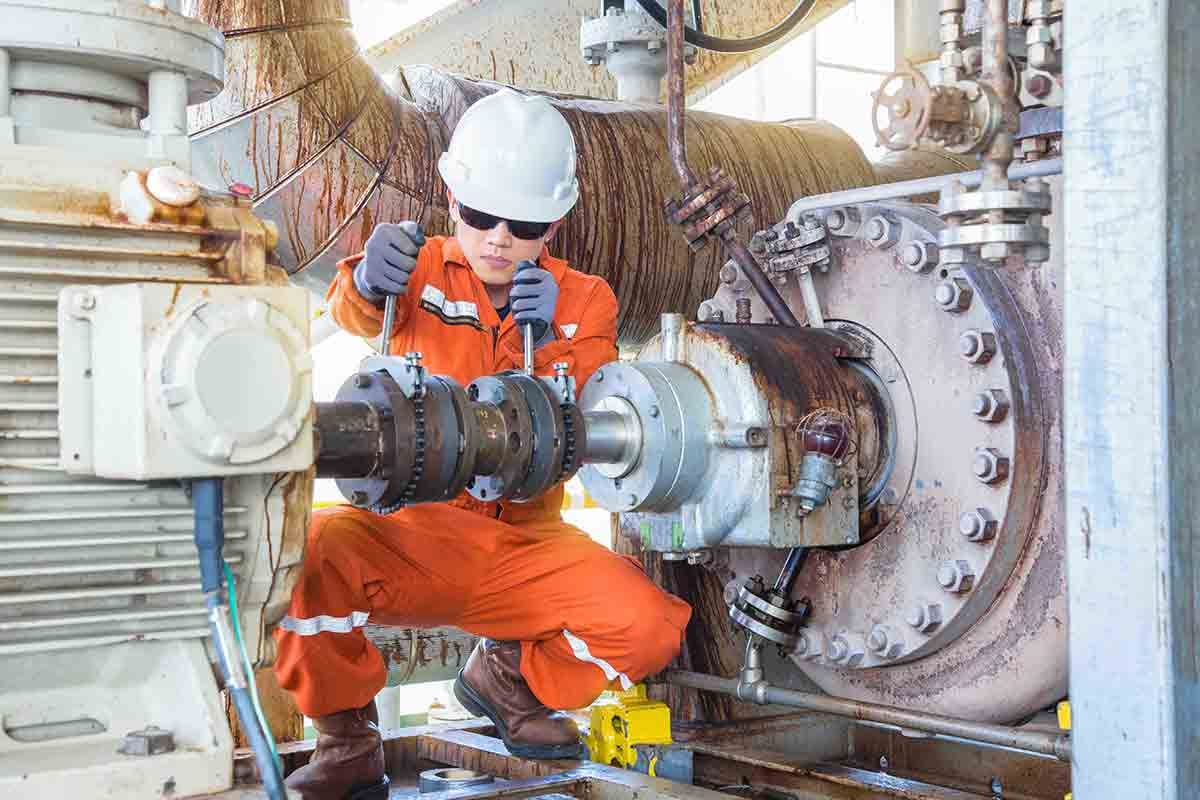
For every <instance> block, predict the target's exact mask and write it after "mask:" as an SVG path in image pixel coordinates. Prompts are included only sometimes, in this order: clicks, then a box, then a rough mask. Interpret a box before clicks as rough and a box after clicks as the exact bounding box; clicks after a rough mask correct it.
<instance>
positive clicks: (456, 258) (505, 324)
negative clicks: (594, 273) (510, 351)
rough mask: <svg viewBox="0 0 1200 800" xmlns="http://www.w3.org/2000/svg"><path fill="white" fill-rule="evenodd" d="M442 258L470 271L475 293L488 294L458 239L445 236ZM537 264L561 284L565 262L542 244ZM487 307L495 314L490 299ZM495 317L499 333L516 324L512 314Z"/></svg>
mask: <svg viewBox="0 0 1200 800" xmlns="http://www.w3.org/2000/svg"><path fill="white" fill-rule="evenodd" d="M442 260H443V261H445V263H446V265H447V266H451V265H452V266H455V267H458V268H460V269H465V270H467V271H468V272H470V273H471V280H473V281H474V282H475V283H476V284H477V286H476V289H475V290H476V294H477V295H478V296H482V297H487V296H488V294H487V288H486V287H485V286H484V285H483V281H481V280H480V279H479V276H478V275H476V274H475V270H473V269H471V264H470V262H469V261H467V256H466V254H465V253H464V252H463V249H462V245H461V244H459V243H458V239H456V238H454V237H453V236H450V237H447V239H446V241H445V243H444V244H443V245H442ZM538 266H540V267H541V268H542V269H544V270H546V271H547V272H549V273H550V274H551V275H553V276H554V281H555V282H556V283H557V284H558V285H559V286H562V282H563V277H564V276H565V275H566V274H567V262H566V261H563V260H562V259H561V258H555V257H554V256H552V255H550V249H549V248H548V247H546V246H545V245H542V253H541V255H539V256H538ZM488 308H489V309H490V310H491V311H492V314H493V315H495V307H494V306H492V305H491V301H490V299H489V301H488ZM496 319H497V321H499V322H500V330H499V332H500V333H501V334H503V333H504V332H505V331H507V330H508V329H509V328H511V327H512V326H513V325H515V324H516V323H515V321H514V319H513V315H512V314H509V315H508V316H507V317H505V318H504V320H503V321H500V320H499V317H496Z"/></svg>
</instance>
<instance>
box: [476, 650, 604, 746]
mask: <svg viewBox="0 0 1200 800" xmlns="http://www.w3.org/2000/svg"><path fill="white" fill-rule="evenodd" d="M454 695H455V696H456V697H457V698H458V701H459V702H460V703H462V704H463V706H464V707H465V708H466V709H467V710H468V711H470V712H471V713H472V714H474V715H475V716H477V717H487V718H488V719H490V720H491V721H492V723H493V724H494V725H495V726H496V730H497V731H498V732H499V734H500V738H501V739H503V740H504V744H505V745H506V746H507V747H508V749H509V752H511V753H512V754H513V755H515V756H520V757H522V758H580V757H581V756H582V755H583V745H582V742H581V740H580V738H579V729H578V728H577V727H575V722H574V720H572V719H571V718H570V717H568V716H567V715H566V714H562V713H559V712H558V711H551V710H550V709H548V708H546V707H545V706H544V705H542V702H541V701H540V700H538V699H537V697H536V696H535V695H534V694H533V692H532V691H531V690H530V688H529V684H527V683H525V679H524V678H523V677H521V645H520V643H519V642H494V641H489V640H487V639H481V640H480V641H479V644H477V645H475V649H474V650H473V651H472V652H471V657H470V658H468V659H467V664H466V666H464V667H463V669H462V672H460V673H458V680H457V681H455V682H454Z"/></svg>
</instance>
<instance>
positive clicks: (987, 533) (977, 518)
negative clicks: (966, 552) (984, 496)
mask: <svg viewBox="0 0 1200 800" xmlns="http://www.w3.org/2000/svg"><path fill="white" fill-rule="evenodd" d="M997 527H998V523H997V522H996V518H995V517H993V516H992V512H990V511H988V510H987V509H986V508H976V509H973V510H971V511H965V512H963V514H962V516H960V517H959V518H958V531H959V533H961V534H962V535H963V536H965V537H967V541H969V542H987V541H991V540H992V539H994V538H996V528H997Z"/></svg>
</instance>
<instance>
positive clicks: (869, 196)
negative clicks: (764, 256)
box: [787, 158, 1063, 222]
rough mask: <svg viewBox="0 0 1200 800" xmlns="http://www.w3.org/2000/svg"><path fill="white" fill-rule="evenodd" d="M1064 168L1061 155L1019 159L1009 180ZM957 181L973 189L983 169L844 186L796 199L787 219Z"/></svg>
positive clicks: (935, 189)
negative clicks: (1038, 158) (1025, 159)
mask: <svg viewBox="0 0 1200 800" xmlns="http://www.w3.org/2000/svg"><path fill="white" fill-rule="evenodd" d="M1062 171H1063V160H1062V158H1046V159H1042V160H1040V161H1030V162H1024V161H1022V162H1018V163H1016V164H1013V165H1012V166H1011V167H1009V170H1008V177H1009V180H1014V181H1017V180H1023V179H1025V178H1045V177H1047V176H1050V175H1061V174H1062ZM955 181H957V182H959V183H961V184H962V185H963V186H965V187H966V188H968V189H974V188H976V187H978V186H979V185H980V184H981V183H983V170H979V169H977V170H973V171H971V172H958V173H954V174H950V175H937V176H935V177H932V178H917V179H916V180H911V181H899V182H897V183H884V184H881V185H879V186H865V187H863V188H861V189H844V190H842V191H840V192H829V193H828V194H816V195H813V196H811V197H805V198H802V199H800V200H797V201H796V202H795V203H793V204H792V207H791V208H789V209H788V213H787V218H788V219H790V220H792V221H793V222H796V221H799V219H800V218H801V217H803V216H804V215H805V214H810V213H812V212H814V211H824V210H826V209H829V208H835V207H837V206H852V205H857V204H859V203H878V202H880V201H882V200H900V199H902V198H905V197H912V196H913V195H918V194H928V193H929V192H938V191H941V190H942V189H943V188H944V187H945V186H946V185H947V184H950V183H953V182H955Z"/></svg>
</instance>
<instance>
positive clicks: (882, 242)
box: [866, 215, 900, 250]
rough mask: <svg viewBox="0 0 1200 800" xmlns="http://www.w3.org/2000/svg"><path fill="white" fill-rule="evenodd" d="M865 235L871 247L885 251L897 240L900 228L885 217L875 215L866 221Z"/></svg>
mask: <svg viewBox="0 0 1200 800" xmlns="http://www.w3.org/2000/svg"><path fill="white" fill-rule="evenodd" d="M866 233H867V241H868V242H870V244H871V246H872V247H874V248H876V249H879V250H886V249H888V248H889V247H891V246H892V245H894V244H895V243H896V242H897V241H898V240H899V238H900V226H899V225H897V224H896V223H894V222H892V221H891V220H890V219H888V218H887V217H884V216H882V215H876V216H874V217H871V219H870V220H868V221H867V226H866Z"/></svg>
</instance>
